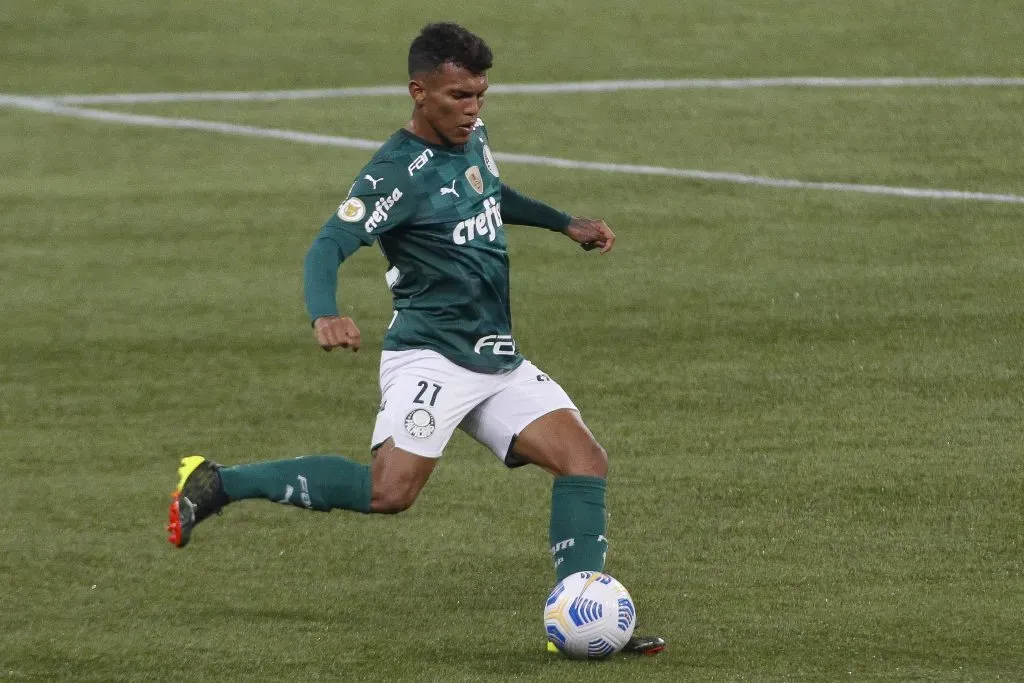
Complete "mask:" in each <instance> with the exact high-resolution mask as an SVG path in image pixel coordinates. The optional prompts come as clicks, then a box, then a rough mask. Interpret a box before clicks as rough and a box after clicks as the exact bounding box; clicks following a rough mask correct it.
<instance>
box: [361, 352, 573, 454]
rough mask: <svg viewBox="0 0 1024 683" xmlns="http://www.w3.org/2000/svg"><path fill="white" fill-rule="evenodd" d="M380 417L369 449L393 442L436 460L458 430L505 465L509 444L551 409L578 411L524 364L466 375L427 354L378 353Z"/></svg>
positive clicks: (561, 392) (546, 379) (562, 393)
mask: <svg viewBox="0 0 1024 683" xmlns="http://www.w3.org/2000/svg"><path fill="white" fill-rule="evenodd" d="M380 393H381V404H380V412H378V413H377V423H376V425H374V428H373V439H372V441H371V444H370V447H371V449H375V448H377V447H378V446H380V445H381V444H382V443H384V442H385V441H387V440H388V438H389V437H390V438H393V439H394V440H395V445H396V446H398V447H399V448H401V449H402V450H404V451H408V452H410V453H414V454H416V455H421V456H424V457H427V458H439V457H441V453H442V452H443V451H444V447H445V446H446V445H447V444H448V440H449V439H451V437H452V434H453V433H454V432H455V428H456V427H459V428H460V429H462V431H464V432H466V433H467V434H469V435H470V436H471V437H473V438H474V439H476V440H477V441H479V442H480V443H482V444H483V445H484V446H487V447H488V448H489V449H491V451H492V452H493V453H494V454H495V455H496V456H498V458H499V459H500V460H501V461H502V462H504V463H505V464H507V465H509V466H510V467H511V466H514V465H519V464H523V463H521V462H512V461H506V456H507V455H508V452H509V448H510V447H511V445H512V441H513V439H515V437H516V436H518V435H519V433H520V432H521V431H522V430H523V429H525V428H526V426H527V425H528V424H530V423H531V422H533V421H534V420H536V419H537V418H539V417H541V416H543V415H546V414H548V413H550V412H552V411H554V410H559V409H561V408H569V409H571V410H578V408H576V406H575V405H574V404H573V402H572V400H571V399H570V398H569V395H568V394H566V393H565V390H564V389H562V387H560V386H559V385H558V383H557V382H555V381H554V380H553V379H551V378H550V377H548V376H547V375H546V374H544V373H543V372H541V371H540V370H539V369H537V366H535V365H534V364H533V363H531V362H530V361H528V360H524V361H523V363H522V364H521V365H520V366H519V367H518V368H516V369H515V370H513V371H511V372H507V373H504V374H494V375H489V374H484V373H480V372H473V371H472V370H467V369H466V368H463V367H461V366H459V365H456V364H455V363H452V362H451V361H450V360H448V359H447V358H445V357H444V356H442V355H441V354H439V353H437V352H435V351H429V350H427V349H411V350H408V351H383V352H381V359H380Z"/></svg>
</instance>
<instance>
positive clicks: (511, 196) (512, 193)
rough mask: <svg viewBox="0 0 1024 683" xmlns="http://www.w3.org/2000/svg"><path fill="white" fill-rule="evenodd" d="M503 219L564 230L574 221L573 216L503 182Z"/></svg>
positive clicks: (518, 223)
mask: <svg viewBox="0 0 1024 683" xmlns="http://www.w3.org/2000/svg"><path fill="white" fill-rule="evenodd" d="M501 220H502V222H504V223H511V224H512V225H528V226H532V227H536V228H547V229H548V230H554V231H555V232H563V231H565V229H566V228H567V227H569V223H571V222H572V216H570V215H569V214H567V213H565V212H564V211H559V210H558V209H555V208H552V207H550V206H548V205H547V204H545V203H544V202H540V201H537V200H536V199H533V198H532V197H527V196H526V195H524V194H522V193H520V192H518V191H516V190H514V189H512V188H511V187H509V186H508V185H506V184H505V183H502V184H501Z"/></svg>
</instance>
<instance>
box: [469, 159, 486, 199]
mask: <svg viewBox="0 0 1024 683" xmlns="http://www.w3.org/2000/svg"><path fill="white" fill-rule="evenodd" d="M466 180H468V181H469V186H470V187H472V188H473V189H474V190H476V193H477V194H483V193H484V179H483V176H481V175H480V167H479V166H470V167H469V168H468V169H466Z"/></svg>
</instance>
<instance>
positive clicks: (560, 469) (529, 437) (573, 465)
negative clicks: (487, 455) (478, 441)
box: [511, 409, 608, 478]
mask: <svg viewBox="0 0 1024 683" xmlns="http://www.w3.org/2000/svg"><path fill="white" fill-rule="evenodd" d="M511 457H512V458H513V459H514V460H521V461H526V462H530V463H533V464H535V465H539V466H540V467H543V468H544V469H546V470H547V471H549V472H551V473H552V474H555V475H559V476H562V475H587V476H592V477H602V478H604V477H605V476H606V475H607V474H608V455H607V454H606V453H605V450H604V448H602V447H601V444H599V443H598V442H597V439H595V438H594V435H593V434H592V433H591V432H590V430H589V429H588V428H587V425H586V424H584V423H583V419H582V418H581V417H580V414H579V412H578V411H576V410H568V409H560V410H555V411H552V412H550V413H546V414H545V415H542V416H540V417H538V418H537V419H536V420H534V421H533V422H531V423H530V424H529V425H527V426H526V427H525V428H523V430H522V431H521V432H520V433H519V434H518V436H517V437H516V439H515V441H514V442H513V444H512V453H511Z"/></svg>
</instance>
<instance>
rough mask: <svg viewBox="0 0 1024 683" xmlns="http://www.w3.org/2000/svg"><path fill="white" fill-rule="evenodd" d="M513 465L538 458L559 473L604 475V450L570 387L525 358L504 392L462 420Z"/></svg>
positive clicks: (468, 430)
mask: <svg viewBox="0 0 1024 683" xmlns="http://www.w3.org/2000/svg"><path fill="white" fill-rule="evenodd" d="M460 427H461V429H463V430H464V431H465V432H467V433H468V434H469V435H470V436H472V437H473V438H474V439H476V440H477V441H479V442H480V443H482V444H484V445H485V446H487V447H488V448H489V449H490V450H491V452H493V453H494V454H495V455H496V456H497V457H498V458H499V459H501V460H502V462H504V463H505V464H506V465H507V466H509V467H517V466H519V465H524V464H527V463H533V464H536V465H539V466H540V467H543V468H544V469H546V470H548V471H550V472H552V473H554V474H592V473H593V474H597V475H598V476H604V472H605V470H606V468H607V460H606V458H605V455H604V450H603V449H601V446H600V445H598V443H597V441H595V440H594V437H593V435H592V434H591V433H590V431H589V430H588V429H587V428H586V425H584V424H583V421H582V420H581V419H580V417H579V410H578V409H577V408H576V405H575V404H574V403H573V402H572V399H570V398H569V395H568V394H566V392H565V390H564V389H562V387H561V386H560V385H559V384H558V383H557V382H556V381H554V380H553V379H552V378H551V377H550V376H548V375H547V374H546V373H544V372H542V371H541V370H539V369H538V368H537V367H536V366H535V365H533V364H532V363H530V362H529V361H524V362H523V364H522V365H521V366H519V368H518V369H517V370H516V371H515V373H514V375H513V376H512V377H511V378H509V381H508V382H507V385H506V386H505V387H504V388H503V389H502V390H501V391H499V392H497V393H495V394H494V395H493V396H491V397H490V398H488V399H487V400H486V401H484V402H483V403H481V404H480V405H479V406H477V407H476V408H474V409H473V410H472V411H470V413H469V414H468V415H466V418H465V419H464V420H463V421H462V424H461V425H460Z"/></svg>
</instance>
